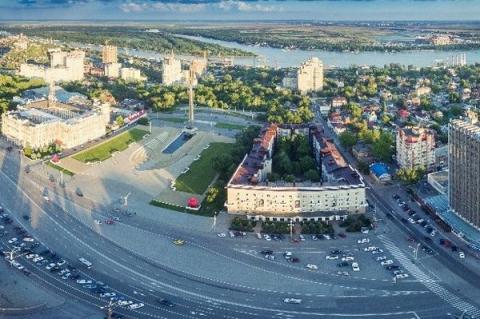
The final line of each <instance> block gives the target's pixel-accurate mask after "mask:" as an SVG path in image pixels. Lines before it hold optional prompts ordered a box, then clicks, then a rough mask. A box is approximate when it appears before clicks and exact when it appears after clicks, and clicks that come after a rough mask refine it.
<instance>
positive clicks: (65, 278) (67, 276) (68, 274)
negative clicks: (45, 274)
mask: <svg viewBox="0 0 480 319" xmlns="http://www.w3.org/2000/svg"><path fill="white" fill-rule="evenodd" d="M71 275H72V274H71V273H69V272H67V273H66V274H64V275H63V276H62V279H63V280H67V279H68V278H70V276H71Z"/></svg>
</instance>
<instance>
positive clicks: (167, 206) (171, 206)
mask: <svg viewBox="0 0 480 319" xmlns="http://www.w3.org/2000/svg"><path fill="white" fill-rule="evenodd" d="M149 204H150V205H152V206H155V207H161V208H165V209H169V210H174V211H177V212H180V213H186V214H192V215H200V216H213V212H205V211H202V210H195V209H189V208H187V207H186V206H178V205H174V204H169V203H165V202H161V201H159V200H156V199H153V200H151V201H150V203H149Z"/></svg>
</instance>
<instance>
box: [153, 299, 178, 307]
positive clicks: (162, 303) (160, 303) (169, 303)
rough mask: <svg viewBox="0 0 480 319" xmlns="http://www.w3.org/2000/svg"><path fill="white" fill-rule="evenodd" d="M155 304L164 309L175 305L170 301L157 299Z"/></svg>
mask: <svg viewBox="0 0 480 319" xmlns="http://www.w3.org/2000/svg"><path fill="white" fill-rule="evenodd" d="M157 303H158V304H159V305H161V306H165V307H173V306H175V305H174V304H173V302H171V301H170V300H168V299H165V298H158V299H157Z"/></svg>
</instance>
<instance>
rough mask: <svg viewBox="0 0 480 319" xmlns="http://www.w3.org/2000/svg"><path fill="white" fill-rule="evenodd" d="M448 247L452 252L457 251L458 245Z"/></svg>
mask: <svg viewBox="0 0 480 319" xmlns="http://www.w3.org/2000/svg"><path fill="white" fill-rule="evenodd" d="M450 249H451V250H452V251H453V252H456V251H458V247H457V246H455V245H453V246H452V247H450Z"/></svg>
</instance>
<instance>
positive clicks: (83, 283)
mask: <svg viewBox="0 0 480 319" xmlns="http://www.w3.org/2000/svg"><path fill="white" fill-rule="evenodd" d="M91 283H93V281H91V280H90V279H78V280H77V284H80V285H86V284H91Z"/></svg>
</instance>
